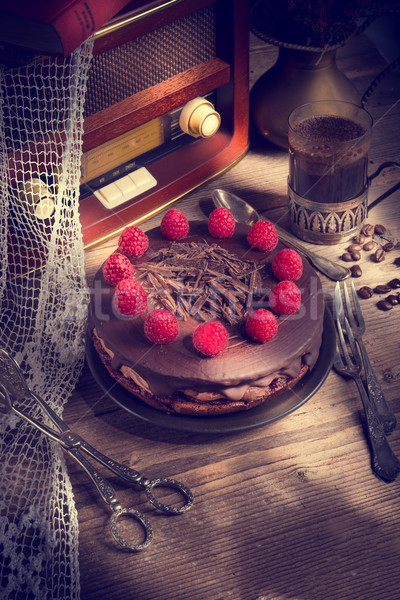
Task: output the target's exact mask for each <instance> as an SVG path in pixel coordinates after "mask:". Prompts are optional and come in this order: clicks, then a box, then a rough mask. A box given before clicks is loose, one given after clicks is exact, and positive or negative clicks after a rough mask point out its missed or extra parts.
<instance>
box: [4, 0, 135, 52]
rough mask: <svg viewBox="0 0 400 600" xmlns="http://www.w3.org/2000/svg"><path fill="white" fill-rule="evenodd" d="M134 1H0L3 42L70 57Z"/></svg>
mask: <svg viewBox="0 0 400 600" xmlns="http://www.w3.org/2000/svg"><path fill="white" fill-rule="evenodd" d="M130 2H131V0H0V42H2V43H3V44H8V45H10V46H16V47H19V48H24V49H26V50H30V51H32V52H36V53H38V54H53V55H57V56H68V55H69V54H71V52H72V51H73V50H75V48H77V47H78V46H79V45H80V44H82V42H84V41H85V40H87V39H88V38H89V37H90V36H91V34H92V33H94V32H95V31H97V30H99V29H100V28H101V27H102V26H103V25H104V24H105V23H107V21H109V20H110V19H111V18H112V17H114V16H115V15H116V14H117V13H119V12H120V11H121V10H122V9H123V8H124V7H125V6H126V5H127V4H130Z"/></svg>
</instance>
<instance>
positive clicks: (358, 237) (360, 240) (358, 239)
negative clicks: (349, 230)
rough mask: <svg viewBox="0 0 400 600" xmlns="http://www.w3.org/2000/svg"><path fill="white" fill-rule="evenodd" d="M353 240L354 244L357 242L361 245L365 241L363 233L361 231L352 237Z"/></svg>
mask: <svg viewBox="0 0 400 600" xmlns="http://www.w3.org/2000/svg"><path fill="white" fill-rule="evenodd" d="M353 242H354V243H355V244H359V245H360V246H361V245H362V244H363V243H364V242H365V235H363V234H362V233H359V234H358V235H356V236H355V237H353Z"/></svg>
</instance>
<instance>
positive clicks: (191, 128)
mask: <svg viewBox="0 0 400 600" xmlns="http://www.w3.org/2000/svg"><path fill="white" fill-rule="evenodd" d="M220 123H221V116H220V115H219V113H217V111H216V110H215V109H214V106H213V105H212V104H211V102H209V101H208V100H206V99H205V98H194V99H193V100H190V102H188V103H187V104H185V106H184V107H183V109H182V112H181V114H180V117H179V126H180V128H181V129H182V131H184V132H185V133H188V134H189V135H191V136H193V137H204V138H208V137H211V136H213V135H214V134H215V133H217V131H218V129H219V126H220Z"/></svg>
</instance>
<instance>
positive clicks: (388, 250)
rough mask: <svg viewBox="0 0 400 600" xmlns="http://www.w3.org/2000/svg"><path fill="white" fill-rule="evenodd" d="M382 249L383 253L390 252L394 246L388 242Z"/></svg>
mask: <svg viewBox="0 0 400 600" xmlns="http://www.w3.org/2000/svg"><path fill="white" fill-rule="evenodd" d="M382 248H383V249H384V251H385V252H390V251H391V250H393V248H394V244H392V242H388V243H387V244H385V245H384V246H382Z"/></svg>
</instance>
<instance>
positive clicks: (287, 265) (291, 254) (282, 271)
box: [272, 248, 303, 281]
mask: <svg viewBox="0 0 400 600" xmlns="http://www.w3.org/2000/svg"><path fill="white" fill-rule="evenodd" d="M272 271H273V273H274V275H275V277H276V278H277V279H279V280H280V281H282V280H284V279H286V280H288V281H297V280H298V279H300V277H301V276H302V274H303V261H302V260H301V256H300V254H298V253H297V252H296V250H292V249H291V248H284V250H281V251H280V252H278V254H275V256H274V259H273V261H272Z"/></svg>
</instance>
